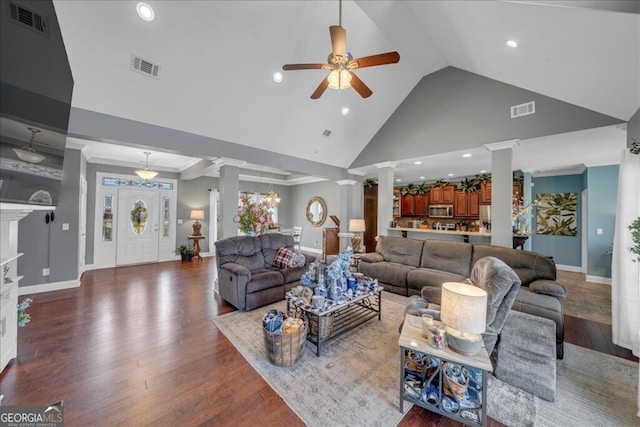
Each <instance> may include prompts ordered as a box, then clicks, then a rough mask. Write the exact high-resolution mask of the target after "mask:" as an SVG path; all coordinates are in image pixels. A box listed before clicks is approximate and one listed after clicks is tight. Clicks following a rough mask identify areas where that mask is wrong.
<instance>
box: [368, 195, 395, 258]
mask: <svg viewBox="0 0 640 427" xmlns="http://www.w3.org/2000/svg"><path fill="white" fill-rule="evenodd" d="M394 194H395V192H394ZM399 194H400V193H398V195H399ZM398 203H400V200H399V201H398ZM363 205H364V206H363V207H364V227H365V231H364V247H365V250H366V251H367V252H374V251H375V250H376V236H377V235H378V186H377V185H372V186H371V187H367V186H365V187H364V203H363Z"/></svg>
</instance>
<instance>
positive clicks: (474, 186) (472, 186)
mask: <svg viewBox="0 0 640 427" xmlns="http://www.w3.org/2000/svg"><path fill="white" fill-rule="evenodd" d="M456 188H457V189H458V190H462V191H464V192H465V193H472V192H474V191H477V190H478V189H480V182H479V181H478V180H476V179H472V180H469V178H465V179H464V180H462V181H460V184H458V186H457V187H456Z"/></svg>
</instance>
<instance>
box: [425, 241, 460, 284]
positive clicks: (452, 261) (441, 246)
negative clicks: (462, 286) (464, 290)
mask: <svg viewBox="0 0 640 427" xmlns="http://www.w3.org/2000/svg"><path fill="white" fill-rule="evenodd" d="M472 252H473V246H472V245H471V244H470V243H463V242H450V241H446V240H425V241H424V248H423V249H422V258H421V259H420V267H425V268H432V269H434V270H441V271H447V272H449V273H455V274H458V275H460V276H464V277H469V269H470V268H471V254H472Z"/></svg>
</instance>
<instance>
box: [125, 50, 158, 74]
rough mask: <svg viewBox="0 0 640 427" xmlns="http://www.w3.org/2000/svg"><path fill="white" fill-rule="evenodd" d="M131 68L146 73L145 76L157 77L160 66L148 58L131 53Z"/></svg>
mask: <svg viewBox="0 0 640 427" xmlns="http://www.w3.org/2000/svg"><path fill="white" fill-rule="evenodd" d="M131 69H132V70H133V71H137V72H139V73H140V74H144V75H145V76H149V77H153V78H154V79H157V78H158V72H159V71H160V66H159V65H156V64H154V63H152V62H149V61H147V60H146V59H142V58H140V57H139V56H136V55H131Z"/></svg>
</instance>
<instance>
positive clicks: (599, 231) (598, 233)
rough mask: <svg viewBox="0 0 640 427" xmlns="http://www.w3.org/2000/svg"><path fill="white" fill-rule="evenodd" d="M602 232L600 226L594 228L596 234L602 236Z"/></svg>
mask: <svg viewBox="0 0 640 427" xmlns="http://www.w3.org/2000/svg"><path fill="white" fill-rule="evenodd" d="M603 233H604V231H603V230H602V228H596V234H597V235H598V236H602V234H603Z"/></svg>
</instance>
